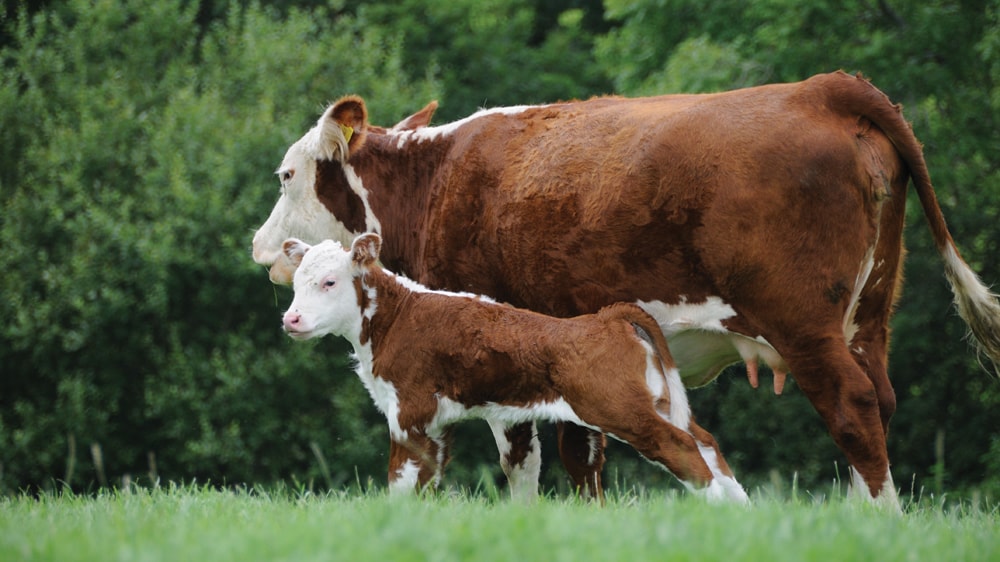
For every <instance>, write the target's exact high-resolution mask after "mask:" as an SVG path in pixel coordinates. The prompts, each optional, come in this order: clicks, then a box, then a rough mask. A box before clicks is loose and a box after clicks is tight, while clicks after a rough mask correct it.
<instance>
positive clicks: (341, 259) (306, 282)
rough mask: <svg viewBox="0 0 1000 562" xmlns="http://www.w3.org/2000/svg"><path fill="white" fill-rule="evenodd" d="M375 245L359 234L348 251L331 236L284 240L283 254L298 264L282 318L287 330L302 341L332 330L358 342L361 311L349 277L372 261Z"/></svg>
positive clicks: (374, 239)
mask: <svg viewBox="0 0 1000 562" xmlns="http://www.w3.org/2000/svg"><path fill="white" fill-rule="evenodd" d="M379 245H380V239H379V238H378V236H377V235H374V234H366V235H364V236H362V237H359V238H358V239H357V240H355V242H354V244H353V245H352V247H351V250H350V251H346V250H344V248H343V246H341V245H340V243H339V242H336V241H333V240H326V241H324V242H321V243H319V244H317V245H315V246H309V245H308V244H306V243H305V242H302V241H301V240H296V239H291V240H287V241H286V242H284V244H283V253H284V255H285V256H286V257H287V259H288V260H289V262H290V263H292V264H295V265H297V266H298V267H297V269H296V270H295V275H294V279H293V287H294V289H295V298H294V299H293V300H292V304H291V305H290V306H289V307H288V311H287V312H285V315H284V318H283V320H282V323H283V325H284V329H285V331H286V332H287V333H288V335H289V336H291V337H293V338H295V339H302V340H306V339H311V338H316V337H321V336H325V335H327V334H333V335H335V336H345V337H347V338H348V339H350V340H352V341H357V340H358V339H359V337H360V334H361V326H362V317H363V314H364V312H365V311H363V310H361V303H360V302H359V299H358V292H357V289H356V287H355V285H354V279H355V277H357V276H359V275H362V274H363V273H364V272H365V269H366V268H367V267H370V266H371V265H372V264H373V263H375V260H376V259H377V258H378V249H379Z"/></svg>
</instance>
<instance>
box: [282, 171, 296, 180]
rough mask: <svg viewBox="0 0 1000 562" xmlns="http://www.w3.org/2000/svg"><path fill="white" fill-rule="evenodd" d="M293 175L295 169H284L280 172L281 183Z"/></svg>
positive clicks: (290, 178)
mask: <svg viewBox="0 0 1000 562" xmlns="http://www.w3.org/2000/svg"><path fill="white" fill-rule="evenodd" d="M293 177H295V170H285V171H283V172H281V181H282V183H288V182H290V181H292V178H293Z"/></svg>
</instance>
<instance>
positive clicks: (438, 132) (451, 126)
mask: <svg viewBox="0 0 1000 562" xmlns="http://www.w3.org/2000/svg"><path fill="white" fill-rule="evenodd" d="M533 107H544V106H535V105H516V106H511V107H494V108H490V109H481V110H479V111H477V112H475V113H473V114H472V115H470V116H468V117H465V118H463V119H459V120H458V121H453V122H451V123H447V124H444V125H438V126H436V127H420V128H418V129H414V130H408V131H389V134H391V135H394V136H395V138H396V146H397V148H403V147H404V146H406V144H407V143H408V142H413V141H415V142H424V141H433V140H436V139H438V138H440V137H447V136H451V135H453V134H455V131H457V130H458V129H460V128H461V127H462V126H463V125H465V124H467V123H469V122H471V121H474V120H476V119H480V118H482V117H486V116H488V115H497V114H500V115H515V114H518V113H521V112H523V111H525V110H526V109H531V108H533Z"/></svg>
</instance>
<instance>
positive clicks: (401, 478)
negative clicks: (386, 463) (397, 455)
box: [389, 459, 420, 496]
mask: <svg viewBox="0 0 1000 562" xmlns="http://www.w3.org/2000/svg"><path fill="white" fill-rule="evenodd" d="M419 483H420V466H418V465H417V463H416V461H414V460H413V459H407V460H406V462H405V463H403V466H401V467H399V469H398V470H396V477H395V478H393V479H392V480H391V481H390V482H389V494H390V495H393V496H401V495H407V494H412V493H413V492H415V491H416V489H417V485H418V484H419Z"/></svg>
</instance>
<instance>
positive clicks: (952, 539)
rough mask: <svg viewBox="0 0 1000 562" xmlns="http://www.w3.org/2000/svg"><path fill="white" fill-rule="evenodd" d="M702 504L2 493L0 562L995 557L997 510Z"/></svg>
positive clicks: (999, 536)
mask: <svg viewBox="0 0 1000 562" xmlns="http://www.w3.org/2000/svg"><path fill="white" fill-rule="evenodd" d="M752 496H753V500H754V504H753V505H752V506H751V507H749V508H747V507H737V506H730V505H724V506H717V505H708V504H706V503H704V502H702V501H700V500H698V499H697V498H694V497H691V496H687V495H683V494H681V495H677V494H674V493H652V492H651V493H635V492H630V493H624V494H614V495H612V497H610V498H609V501H608V503H607V505H605V506H604V507H600V506H597V505H593V504H589V503H586V502H583V501H581V500H578V499H575V498H540V500H539V501H538V502H537V503H536V504H534V505H531V506H523V505H518V504H513V503H511V502H510V501H507V500H506V499H497V498H496V497H495V494H472V493H469V494H459V493H441V494H436V495H432V496H428V497H416V498H405V499H390V498H388V497H386V496H385V495H383V494H381V493H375V492H367V493H366V492H353V493H331V494H325V495H313V494H309V493H295V492H291V491H278V492H270V493H267V492H259V491H245V490H244V491H219V490H215V489H210V488H208V487H196V486H171V487H167V488H161V489H155V490H146V489H135V490H132V491H129V492H109V493H102V494H100V495H98V496H97V497H82V496H70V495H62V496H60V495H57V494H48V495H43V496H41V497H40V498H33V497H28V496H20V497H14V498H5V499H0V560H2V561H5V562H12V561H21V560H53V561H60V562H65V561H73V560H94V561H102V562H103V561H113V560H122V561H126V560H127V561H146V560H148V561H156V560H171V561H175V560H176V561H211V562H222V561H226V560H239V561H244V562H245V561H255V560H289V561H308V560H349V561H383V560H434V561H451V560H456V561H457V560H474V561H477V562H480V561H489V560H505V561H515V562H527V561H531V560H540V561H548V562H555V561H561V560H565V561H572V562H580V561H585V560H601V561H607V560H625V561H646V560H692V561H698V562H704V561H711V560H727V561H728V560H755V561H756V560H760V561H765V560H766V561H781V560H788V561H793V560H794V561H805V560H822V561H861V560H879V561H891V560H933V561H947V562H957V561H970V560H1000V513H998V510H997V509H996V508H992V509H983V508H979V507H972V506H969V505H965V506H959V507H955V508H945V507H942V506H940V505H937V506H933V505H926V506H915V505H913V504H911V505H909V506H907V508H906V513H904V514H903V515H898V514H886V513H882V512H879V511H876V510H875V509H872V508H870V507H867V506H864V505H858V504H855V503H852V502H849V501H847V500H839V499H833V500H823V501H819V500H814V499H806V500H801V499H799V500H795V499H785V500H777V499H771V498H766V497H761V495H760V494H752Z"/></svg>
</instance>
